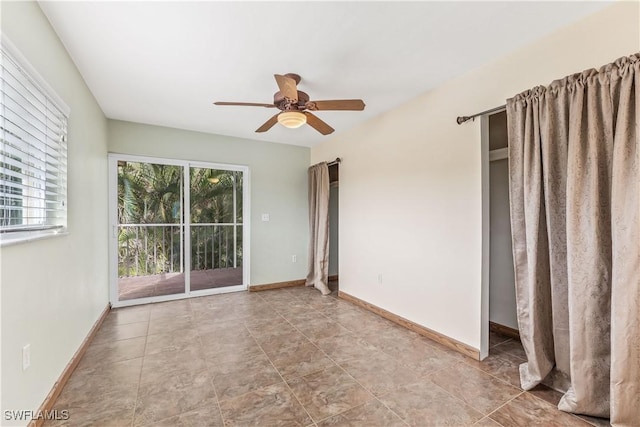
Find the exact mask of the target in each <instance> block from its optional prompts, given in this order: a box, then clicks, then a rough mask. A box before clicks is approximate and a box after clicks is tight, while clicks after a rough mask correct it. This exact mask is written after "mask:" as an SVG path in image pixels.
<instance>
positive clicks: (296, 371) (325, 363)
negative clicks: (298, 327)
mask: <svg viewBox="0 0 640 427" xmlns="http://www.w3.org/2000/svg"><path fill="white" fill-rule="evenodd" d="M262 348H263V349H264V350H265V352H266V353H267V355H268V356H269V359H271V361H272V362H273V365H274V366H275V367H276V369H277V370H278V372H280V375H282V377H283V378H284V379H285V380H289V379H292V378H295V377H300V376H304V375H308V374H311V373H313V372H318V371H321V370H323V369H325V368H328V367H330V366H333V365H334V363H333V362H332V361H331V359H329V358H328V357H326V356H325V355H324V353H323V352H322V351H321V350H320V349H318V347H316V346H315V345H313V344H312V343H311V342H310V341H308V340H306V339H305V340H300V341H294V342H291V343H288V344H285V345H281V346H278V347H275V348H273V349H272V350H269V351H267V348H265V346H264V345H263V346H262Z"/></svg>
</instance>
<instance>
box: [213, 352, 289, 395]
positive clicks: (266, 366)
mask: <svg viewBox="0 0 640 427" xmlns="http://www.w3.org/2000/svg"><path fill="white" fill-rule="evenodd" d="M209 372H211V375H212V378H213V385H214V387H215V389H216V392H217V393H218V399H220V400H225V399H230V398H233V397H237V396H240V395H242V394H245V393H248V392H250V391H254V390H256V389H258V388H261V387H265V386H268V385H271V384H275V383H278V382H282V377H280V374H278V371H276V370H275V369H274V367H273V365H272V364H271V362H270V361H269V358H268V357H267V356H266V355H264V354H261V355H259V356H257V357H255V358H251V359H248V360H240V361H236V362H232V363H223V364H217V363H216V364H211V365H209Z"/></svg>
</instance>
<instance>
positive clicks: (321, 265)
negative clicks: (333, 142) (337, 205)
mask: <svg viewBox="0 0 640 427" xmlns="http://www.w3.org/2000/svg"><path fill="white" fill-rule="evenodd" d="M308 173H309V272H308V273H307V280H306V285H307V286H314V287H315V288H316V289H318V290H319V291H320V292H321V293H322V295H329V294H330V293H331V290H330V289H329V286H328V278H329V168H328V166H327V163H326V162H322V163H318V164H317V165H313V166H311V167H310V168H309V172H308Z"/></svg>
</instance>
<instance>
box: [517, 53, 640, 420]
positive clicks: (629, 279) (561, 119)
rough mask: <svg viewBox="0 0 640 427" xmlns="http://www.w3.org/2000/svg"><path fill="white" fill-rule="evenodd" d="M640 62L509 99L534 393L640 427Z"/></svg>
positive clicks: (520, 277) (523, 321)
mask: <svg viewBox="0 0 640 427" xmlns="http://www.w3.org/2000/svg"><path fill="white" fill-rule="evenodd" d="M639 115H640V53H639V54H635V55H632V56H630V57H625V58H621V59H619V60H617V61H616V62H615V63H613V64H609V65H607V66H604V67H602V68H601V69H600V70H588V71H585V72H583V73H580V74H575V75H572V76H569V77H566V78H564V79H562V80H557V81H555V82H553V83H552V84H551V85H550V86H549V87H537V88H534V89H532V90H530V91H527V92H524V93H522V94H520V95H517V96H515V97H514V98H512V99H509V100H508V101H507V118H508V132H509V169H510V196H511V228H512V233H513V254H514V264H515V273H516V295H517V304H518V322H519V326H520V334H521V338H522V343H523V346H524V349H525V352H526V354H527V360H528V361H527V363H525V364H523V365H522V366H521V367H520V376H521V381H522V386H523V388H525V389H531V388H533V387H534V386H535V385H537V384H538V383H540V382H543V381H544V382H545V383H547V382H551V383H552V385H553V386H555V387H556V388H560V387H562V380H563V379H564V380H566V388H565V389H564V390H563V391H566V393H565V395H564V397H563V398H562V400H561V401H560V404H559V405H558V407H559V408H560V409H562V410H564V411H568V412H574V413H581V414H587V415H592V416H598V417H609V416H611V423H612V424H614V425H620V426H638V425H640V174H639V172H638V169H639V165H640V158H639V156H640V140H639V138H640V135H639V134H638V129H637V128H638V121H639Z"/></svg>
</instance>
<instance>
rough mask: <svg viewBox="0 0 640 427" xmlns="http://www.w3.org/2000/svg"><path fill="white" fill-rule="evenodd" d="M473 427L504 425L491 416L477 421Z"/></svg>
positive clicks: (498, 426) (499, 426) (497, 426)
mask: <svg viewBox="0 0 640 427" xmlns="http://www.w3.org/2000/svg"><path fill="white" fill-rule="evenodd" d="M473 427H502V424H500V423H498V422H497V421H494V420H492V419H491V418H489V417H484V418H483V419H481V420H480V421H478V422H477V423H475V424H474V425H473Z"/></svg>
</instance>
